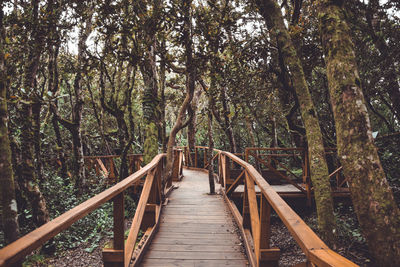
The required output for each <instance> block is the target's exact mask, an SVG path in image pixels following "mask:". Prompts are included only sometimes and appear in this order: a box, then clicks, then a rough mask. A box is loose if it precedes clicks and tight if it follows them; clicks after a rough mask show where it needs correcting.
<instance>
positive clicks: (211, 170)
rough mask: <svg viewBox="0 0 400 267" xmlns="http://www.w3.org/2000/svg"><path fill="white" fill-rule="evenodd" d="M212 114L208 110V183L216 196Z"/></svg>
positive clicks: (211, 192) (211, 191)
mask: <svg viewBox="0 0 400 267" xmlns="http://www.w3.org/2000/svg"><path fill="white" fill-rule="evenodd" d="M212 119H213V116H212V112H211V109H210V108H209V109H208V150H207V161H208V163H209V164H208V183H209V184H210V194H215V181H214V161H213V160H212V157H213V150H214V138H213V129H212Z"/></svg>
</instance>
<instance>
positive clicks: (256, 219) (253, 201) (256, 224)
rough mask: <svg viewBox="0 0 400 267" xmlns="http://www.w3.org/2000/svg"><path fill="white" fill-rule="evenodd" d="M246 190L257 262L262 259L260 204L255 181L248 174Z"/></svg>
mask: <svg viewBox="0 0 400 267" xmlns="http://www.w3.org/2000/svg"><path fill="white" fill-rule="evenodd" d="M246 188H247V199H248V202H249V211H250V221H251V233H252V237H253V242H254V254H255V255H256V259H257V262H259V259H260V258H261V257H260V230H261V225H260V216H259V215H258V204H257V197H256V190H255V186H254V181H253V180H252V179H251V178H250V177H249V175H248V174H247V172H246Z"/></svg>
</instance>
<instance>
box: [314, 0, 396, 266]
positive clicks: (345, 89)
mask: <svg viewBox="0 0 400 267" xmlns="http://www.w3.org/2000/svg"><path fill="white" fill-rule="evenodd" d="M318 13H319V14H318V17H319V21H320V34H321V38H322V43H323V49H324V54H325V62H326V69H327V76H328V83H329V90H330V95H331V102H332V107H333V112H334V118H335V125H336V133H337V144H338V156H339V158H340V161H341V163H342V166H343V172H344V175H345V177H347V178H348V179H349V183H350V192H351V196H352V200H353V205H354V208H355V211H356V213H357V217H358V221H359V223H360V226H361V229H362V232H363V234H364V236H365V238H366V240H367V243H368V246H369V249H370V252H371V254H372V255H373V256H374V258H375V259H376V261H377V263H378V265H379V266H400V212H399V208H398V207H397V205H396V203H395V201H394V198H393V193H392V190H391V188H390V186H389V184H388V182H387V180H386V177H385V173H384V171H383V169H382V165H381V162H380V160H379V156H378V153H377V149H376V147H375V145H374V141H373V137H372V129H371V124H370V120H369V115H368V112H367V108H366V105H365V100H364V96H363V93H362V88H361V82H360V78H359V75H358V67H357V63H356V59H355V54H354V45H353V43H352V40H351V33H350V30H349V27H348V25H347V23H346V21H345V16H344V11H343V9H342V7H341V6H339V5H338V4H337V1H332V0H323V1H319V9H318Z"/></svg>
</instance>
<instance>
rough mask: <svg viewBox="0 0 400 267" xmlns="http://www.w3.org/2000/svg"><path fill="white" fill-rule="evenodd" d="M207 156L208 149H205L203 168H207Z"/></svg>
mask: <svg viewBox="0 0 400 267" xmlns="http://www.w3.org/2000/svg"><path fill="white" fill-rule="evenodd" d="M207 154H208V149H207V148H205V149H204V164H203V168H204V167H206V165H207V163H208V161H207Z"/></svg>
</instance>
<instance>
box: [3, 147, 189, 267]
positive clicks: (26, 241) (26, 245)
mask: <svg viewBox="0 0 400 267" xmlns="http://www.w3.org/2000/svg"><path fill="white" fill-rule="evenodd" d="M179 153H181V151H179ZM165 157H166V155H165V154H159V155H157V156H156V157H154V158H153V160H152V161H151V162H150V163H149V164H147V165H146V166H144V167H143V168H141V169H140V170H138V171H137V172H135V173H133V174H131V175H130V176H128V177H127V178H126V179H124V180H122V181H121V182H119V183H117V184H116V185H114V186H112V187H110V188H109V189H107V190H105V191H103V192H101V193H100V194H98V195H95V196H94V197H92V198H90V199H88V200H86V201H85V202H83V203H81V204H80V205H78V206H76V207H74V208H73V209H71V210H69V211H67V212H65V213H63V214H62V215H60V216H58V217H57V218H55V219H53V220H51V221H50V222H48V223H46V224H44V225H42V226H40V227H39V228H37V229H35V230H33V231H32V232H30V233H28V234H27V235H25V236H23V237H21V238H20V239H18V240H16V241H14V242H13V243H11V244H9V245H8V246H6V247H4V248H2V249H1V250H0V266H10V265H12V264H13V263H16V262H18V261H20V260H21V259H23V258H24V257H25V256H26V255H28V254H29V253H30V252H32V251H34V250H35V249H37V248H39V247H40V246H41V245H43V244H44V243H45V242H46V241H48V240H50V239H51V238H53V237H54V236H56V235H57V234H58V233H60V232H61V231H63V230H65V229H67V228H68V227H70V226H71V225H72V224H73V223H74V222H76V221H78V220H79V219H81V218H83V217H85V216H86V215H87V214H89V213H90V212H92V211H93V210H95V209H97V208H99V207H100V206H101V205H102V204H104V203H105V202H107V201H109V200H113V201H114V226H115V224H116V223H117V224H120V223H121V222H122V223H123V221H124V220H123V219H124V217H123V216H124V215H123V214H124V212H123V197H122V196H123V195H122V194H123V192H124V191H125V190H126V189H128V188H129V187H131V186H133V185H134V184H135V183H136V182H138V181H139V179H141V178H142V177H144V176H145V175H147V177H146V181H147V180H149V179H150V180H151V182H150V183H149V185H148V186H147V187H150V189H149V190H148V192H147V193H146V194H147V195H146V201H145V203H144V206H146V203H147V199H148V198H149V195H150V194H153V198H154V197H156V194H158V195H159V196H161V192H160V190H164V189H165V188H161V184H162V181H161V175H162V174H161V173H162V169H163V167H164V166H163V159H164V158H165ZM179 158H181V157H179ZM155 176H156V177H155ZM149 177H150V178H149ZM171 179H172V177H171ZM167 183H168V181H167ZM145 186H146V182H145ZM153 188H158V189H157V192H155V193H153ZM150 191H151V192H150ZM143 194H144V193H143V192H142V196H141V198H142V197H143ZM150 198H152V196H150ZM158 198H160V197H158ZM158 202H160V199H159V200H158ZM158 205H159V206H161V205H160V204H158ZM160 208H161V207H157V209H158V211H159V209H160ZM140 212H141V213H142V214H141V215H140V216H142V217H143V210H141V211H138V210H137V211H136V213H135V219H136V217H137V213H140ZM116 217H118V218H116ZM138 221H139V225H136V226H132V228H133V227H135V228H139V227H140V222H141V218H139V220H138ZM118 226H121V225H118ZM117 228H118V227H117ZM135 231H139V230H138V229H135ZM116 234H117V235H118V236H116ZM123 235H124V231H123V229H116V227H114V246H115V244H116V240H117V242H119V245H118V246H119V247H121V246H122V250H124V243H123V242H124V237H123ZM133 242H136V240H134V241H133ZM133 247H134V246H133ZM129 253H130V254H132V253H131V252H129ZM125 254H126V252H125ZM125 264H126V262H125Z"/></svg>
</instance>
